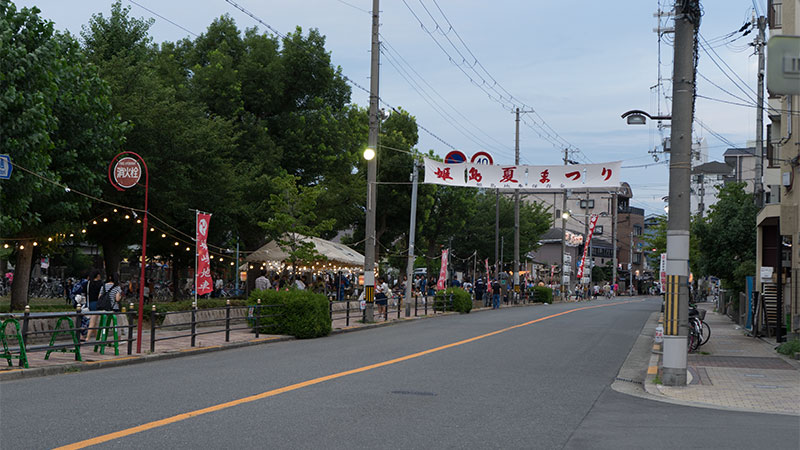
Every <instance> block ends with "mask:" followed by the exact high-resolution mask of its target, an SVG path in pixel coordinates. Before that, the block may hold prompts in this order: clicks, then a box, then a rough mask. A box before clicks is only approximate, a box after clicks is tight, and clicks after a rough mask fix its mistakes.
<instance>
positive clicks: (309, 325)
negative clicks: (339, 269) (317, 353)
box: [248, 289, 331, 339]
mask: <svg viewBox="0 0 800 450" xmlns="http://www.w3.org/2000/svg"><path fill="white" fill-rule="evenodd" d="M258 299H261V305H262V310H261V314H263V315H265V316H266V317H261V320H260V324H259V331H260V332H261V333H268V334H287V335H290V336H294V337H296V338H298V339H310V338H315V337H322V336H327V335H329V334H330V333H331V318H330V311H329V309H328V308H329V304H328V298H327V297H325V295H324V294H315V293H313V292H311V291H301V290H298V289H290V290H288V291H275V290H272V289H268V290H266V291H259V290H254V291H252V292H251V293H250V298H249V299H248V303H249V304H251V305H253V304H255V303H256V302H257V301H258Z"/></svg>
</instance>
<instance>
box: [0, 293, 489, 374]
mask: <svg viewBox="0 0 800 450" xmlns="http://www.w3.org/2000/svg"><path fill="white" fill-rule="evenodd" d="M488 309H489V308H479V309H473V310H472V311H473V312H476V311H482V310H488ZM418 314H419V315H418V316H416V317H415V316H414V312H413V310H412V312H411V317H408V318H406V317H404V316H405V314H404V312H401V314H400V318H398V317H397V312H396V310H395V311H391V312H390V314H389V316H388V320H384V318H383V317H380V318H378V317H376V318H375V320H376V322H374V323H362V322H360V319H361V317H360V314H357V313H353V316H351V317H350V320H349V326H348V325H347V324H346V322H347V321H346V319H345V317H344V316H342V315H341V314H337V315H336V316H335V317H334V320H333V322H332V324H331V325H332V328H333V332H332V334H338V333H346V332H350V331H354V330H357V329H367V328H375V327H382V326H387V325H393V324H397V323H402V322H404V321H408V320H420V319H424V318H426V317H435V316H441V315H449V314H455V313H452V312H447V313H444V314H443V313H441V312H438V313H435V314H434V311H433V308H430V309H428V315H427V316H425V315H422V314H423V310H422V309H421V308H420V310H419V312H418ZM242 326H243V324H242V323H241V322H237V323H236V324H231V328H239V327H242ZM212 331H216V332H214V333H209V332H212ZM189 333H190V331H189V330H175V329H169V330H166V329H164V330H158V331H157V333H156V337H157V339H159V340H158V341H157V342H156V343H155V351H154V352H153V353H150V330H149V329H148V328H147V327H145V329H143V330H142V352H141V353H138V354H137V353H136V341H135V339H136V330H134V332H133V337H134V341H133V345H132V353H131V354H130V355H128V343H127V342H120V344H119V355H114V348H113V347H111V346H107V347H106V348H105V352H104V354H100V353H99V352H95V351H93V350H94V344H93V343H83V344H81V357H82V361H76V360H75V354H74V353H67V352H57V351H54V352H52V353H51V354H50V357H49V358H48V359H47V360H45V359H44V357H45V354H46V351H33V352H30V351H29V352H28V355H27V356H28V368H27V369H24V368H21V367H19V366H18V365H17V363H18V361H17V360H13V363H14V366H12V367H9V366H8V365H7V363H6V362H5V360H4V359H3V360H0V381H8V380H13V379H19V378H27V377H36V376H46V375H55V374H59V373H65V372H76V371H81V370H91V369H98V368H101V367H110V366H121V365H128V364H136V363H140V362H145V361H153V360H159V359H169V358H175V357H179V356H182V355H186V354H187V353H192V354H197V353H206V352H212V351H219V350H225V349H231V348H238V347H246V346H250V345H259V344H263V343H268V342H280V341H287V340H292V339H294V337H292V336H285V335H266V334H261V335H260V336H259V337H258V339H256V338H255V334H253V333H252V332H251V331H250V330H249V329H244V330H231V331H230V339H229V341H228V342H226V341H225V327H224V326H208V327H198V328H197V333H208V334H200V335H198V336H196V342H195V346H194V347H192V346H191V337H190V336H185V335H188V334H189ZM179 336H184V337H179ZM120 338H121V339H124V336H121V337H120ZM12 339H13V338H12ZM160 339H165V340H160ZM70 342H71V341H67V340H66V339H59V340H58V341H57V343H58V344H67V343H70ZM10 344H11V346H12V347H16V345H14V344H15V342H14V341H13V340H12V341H11V342H10Z"/></svg>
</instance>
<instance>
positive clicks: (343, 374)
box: [56, 300, 644, 450]
mask: <svg viewBox="0 0 800 450" xmlns="http://www.w3.org/2000/svg"><path fill="white" fill-rule="evenodd" d="M642 301H644V300H629V301H624V302H614V303H607V304H602V305H594V306H584V307H582V308H575V309H570V310H567V311H563V312H560V313H556V314H551V315H549V316H546V317H541V318H539V319H535V320H531V321H529V322H525V323H521V324H518V325H513V326H510V327H508V328H503V329H500V330H497V331H492V332H491V333H486V334H482V335H480V336H475V337H472V338H469V339H464V340H462V341H458V342H453V343H451V344H446V345H442V346H440V347H436V348H431V349H428V350H423V351H421V352H417V353H412V354H410V355H406V356H401V357H399V358H394V359H390V360H388V361H383V362H379V363H376V364H370V365H368V366H363V367H359V368H357V369H352V370H346V371H344V372H339V373H334V374H331V375H326V376H324V377H319V378H314V379H312V380H307V381H303V382H300V383H295V384H292V385H289V386H284V387H282V388H278V389H273V390H271V391H266V392H262V393H260V394H256V395H251V396H248V397H243V398H239V399H236V400H231V401H229V402H225V403H220V404H217V405H213V406H209V407H207V408H202V409H197V410H195V411H190V412H187V413H183V414H177V415H175V416H172V417H167V418H165V419H161V420H155V421H153V422H148V423H145V424H142V425H139V426H135V427H131V428H126V429H124V430H120V431H116V432H114V433H108V434H104V435H102V436H97V437H94V438H91V439H86V440H83V441H80V442H76V443H74V444H69V445H65V446H62V447H57V448H56V450H60V449H79V448H86V447H89V446H92V445H97V444H102V443H104V442H108V441H112V440H114V439H119V438H122V437H125V436H130V435H132V434H136V433H141V432H142V431H147V430H152V429H153V428H158V427H163V426H165V425H169V424H173V423H176V422H180V421H182V420H186V419H189V418H192V417H197V416H202V415H203V414H208V413H212V412H215V411H221V410H223V409H227V408H231V407H233V406H238V405H242V404H245V403H250V402H254V401H256V400H262V399H265V398H269V397H273V396H275V395H278V394H283V393H286V392H290V391H295V390H297V389H301V388H304V387H308V386H313V385H315V384H319V383H323V382H325V381H330V380H335V379H337V378H342V377H346V376H348V375H354V374H357V373H361V372H367V371H369V370H373V369H377V368H379V367H385V366H389V365H392V364H397V363H400V362H403V361H408V360H410V359H414V358H419V357H420V356H425V355H429V354H431V353H436V352H440V351H442V350H446V349H448V348H453V347H457V346H459V345H464V344H468V343H470V342H475V341H477V340H480V339H485V338H487V337H491V336H495V335H498V334H500V333H505V332H506V331H511V330H514V329H516V328H521V327H525V326H528V325H532V324H534V323H537V322H542V321H544V320H547V319H552V318H554V317H558V316H563V315H564V314H569V313H573V312H575V311H582V310H585V309H593V308H603V307H606V306H614V305H623V304H626V303H637V302H642Z"/></svg>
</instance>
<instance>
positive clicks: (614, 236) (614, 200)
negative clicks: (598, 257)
mask: <svg viewBox="0 0 800 450" xmlns="http://www.w3.org/2000/svg"><path fill="white" fill-rule="evenodd" d="M618 195H619V193H618V192H616V191H614V193H613V194H611V208H612V209H611V215H612V216H611V217H612V223H611V247H612V252H613V253H612V256H611V259H612V261H613V263H614V267H613V268H612V269H611V286H614V283H616V282H617V264H619V262H618V261H617V209H619V205H618V204H617V203H618V201H619V200H618V199H617V196H618Z"/></svg>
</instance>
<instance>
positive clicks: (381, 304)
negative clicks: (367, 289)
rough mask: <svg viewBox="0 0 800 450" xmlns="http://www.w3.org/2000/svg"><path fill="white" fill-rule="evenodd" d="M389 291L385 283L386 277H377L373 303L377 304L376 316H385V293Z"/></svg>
mask: <svg viewBox="0 0 800 450" xmlns="http://www.w3.org/2000/svg"><path fill="white" fill-rule="evenodd" d="M388 292H389V285H388V284H386V279H385V278H383V277H380V278H378V284H377V285H376V286H375V304H376V305H378V317H380V316H384V317H385V316H386V304H387V303H388V297H387V293H388Z"/></svg>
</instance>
